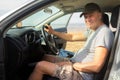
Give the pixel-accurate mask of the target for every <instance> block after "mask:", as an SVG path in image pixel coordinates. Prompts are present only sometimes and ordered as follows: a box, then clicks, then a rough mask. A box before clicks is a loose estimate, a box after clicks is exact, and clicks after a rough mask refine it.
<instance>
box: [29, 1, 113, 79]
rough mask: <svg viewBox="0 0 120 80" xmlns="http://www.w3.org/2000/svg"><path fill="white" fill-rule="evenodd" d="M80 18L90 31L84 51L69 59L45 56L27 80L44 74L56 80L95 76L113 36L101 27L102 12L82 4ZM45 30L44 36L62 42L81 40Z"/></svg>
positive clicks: (107, 51) (105, 28) (105, 26)
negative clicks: (52, 36) (51, 36)
mask: <svg viewBox="0 0 120 80" xmlns="http://www.w3.org/2000/svg"><path fill="white" fill-rule="evenodd" d="M80 16H84V18H85V23H86V26H87V27H88V28H90V29H91V30H92V34H90V36H88V39H87V41H86V44H85V46H84V48H82V49H81V50H79V51H78V52H77V53H75V55H74V56H73V57H72V58H70V59H67V58H62V57H58V56H52V55H47V54H46V55H45V56H44V58H43V61H40V62H38V63H37V64H36V66H35V68H34V70H33V72H32V73H31V75H30V77H29V80H42V78H43V75H44V74H47V75H50V76H53V77H57V78H59V79H60V80H93V75H94V73H98V72H99V71H100V70H101V69H102V67H103V65H104V63H105V61H106V58H107V55H108V54H109V51H110V48H111V46H112V43H113V39H114V35H113V33H112V31H111V30H110V29H109V28H108V27H107V25H105V24H104V23H103V20H102V11H101V9H100V7H99V6H98V5H97V4H95V3H88V4H86V5H85V7H84V11H83V13H82V14H81V15H80ZM46 26H47V27H48V28H46V29H45V30H46V31H47V32H48V33H50V34H53V35H56V36H58V37H60V38H62V39H64V40H69V41H76V40H81V39H82V38H84V37H83V36H79V34H78V35H73V34H67V33H60V32H57V31H54V30H53V29H52V28H51V26H49V25H46Z"/></svg>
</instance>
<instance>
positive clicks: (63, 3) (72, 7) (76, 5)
mask: <svg viewBox="0 0 120 80" xmlns="http://www.w3.org/2000/svg"><path fill="white" fill-rule="evenodd" d="M90 2H94V3H97V4H98V5H99V6H100V7H101V9H102V10H103V11H107V12H109V11H111V10H112V9H113V7H115V6H116V5H119V3H120V0H104V1H101V0H59V1H58V2H57V3H58V4H56V7H58V8H59V9H62V10H64V11H65V12H72V11H82V10H83V8H84V5H85V4H86V3H90ZM108 2H109V3H108Z"/></svg>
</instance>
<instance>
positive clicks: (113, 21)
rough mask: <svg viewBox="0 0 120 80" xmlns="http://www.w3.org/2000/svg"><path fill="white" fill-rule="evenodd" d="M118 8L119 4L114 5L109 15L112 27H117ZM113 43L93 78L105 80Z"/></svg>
mask: <svg viewBox="0 0 120 80" xmlns="http://www.w3.org/2000/svg"><path fill="white" fill-rule="evenodd" d="M119 9H120V5H119V6H117V7H115V8H114V9H113V10H112V16H111V21H110V22H111V25H112V27H114V28H117V22H118V16H119ZM114 42H115V39H114ZM114 44H115V43H113V45H112V48H111V51H110V52H109V54H108V56H107V60H106V62H105V64H104V66H103V68H102V69H101V71H100V72H99V73H96V74H95V76H94V80H103V79H104V80H106V79H105V77H106V76H105V74H106V72H107V68H108V63H109V58H110V56H111V54H114V53H113V48H114V47H115V46H114Z"/></svg>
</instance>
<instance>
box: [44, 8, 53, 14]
mask: <svg viewBox="0 0 120 80" xmlns="http://www.w3.org/2000/svg"><path fill="white" fill-rule="evenodd" d="M44 12H45V13H47V14H52V10H51V9H50V8H46V9H44Z"/></svg>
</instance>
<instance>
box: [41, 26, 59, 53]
mask: <svg viewBox="0 0 120 80" xmlns="http://www.w3.org/2000/svg"><path fill="white" fill-rule="evenodd" d="M45 28H46V26H43V27H42V30H41V31H42V35H43V39H44V41H45V43H46V45H47V46H48V48H49V49H50V50H51V51H52V53H53V54H55V55H57V52H58V49H57V47H56V43H55V40H54V36H53V35H52V34H49V33H48V32H46V31H45V30H44V29H45Z"/></svg>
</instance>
